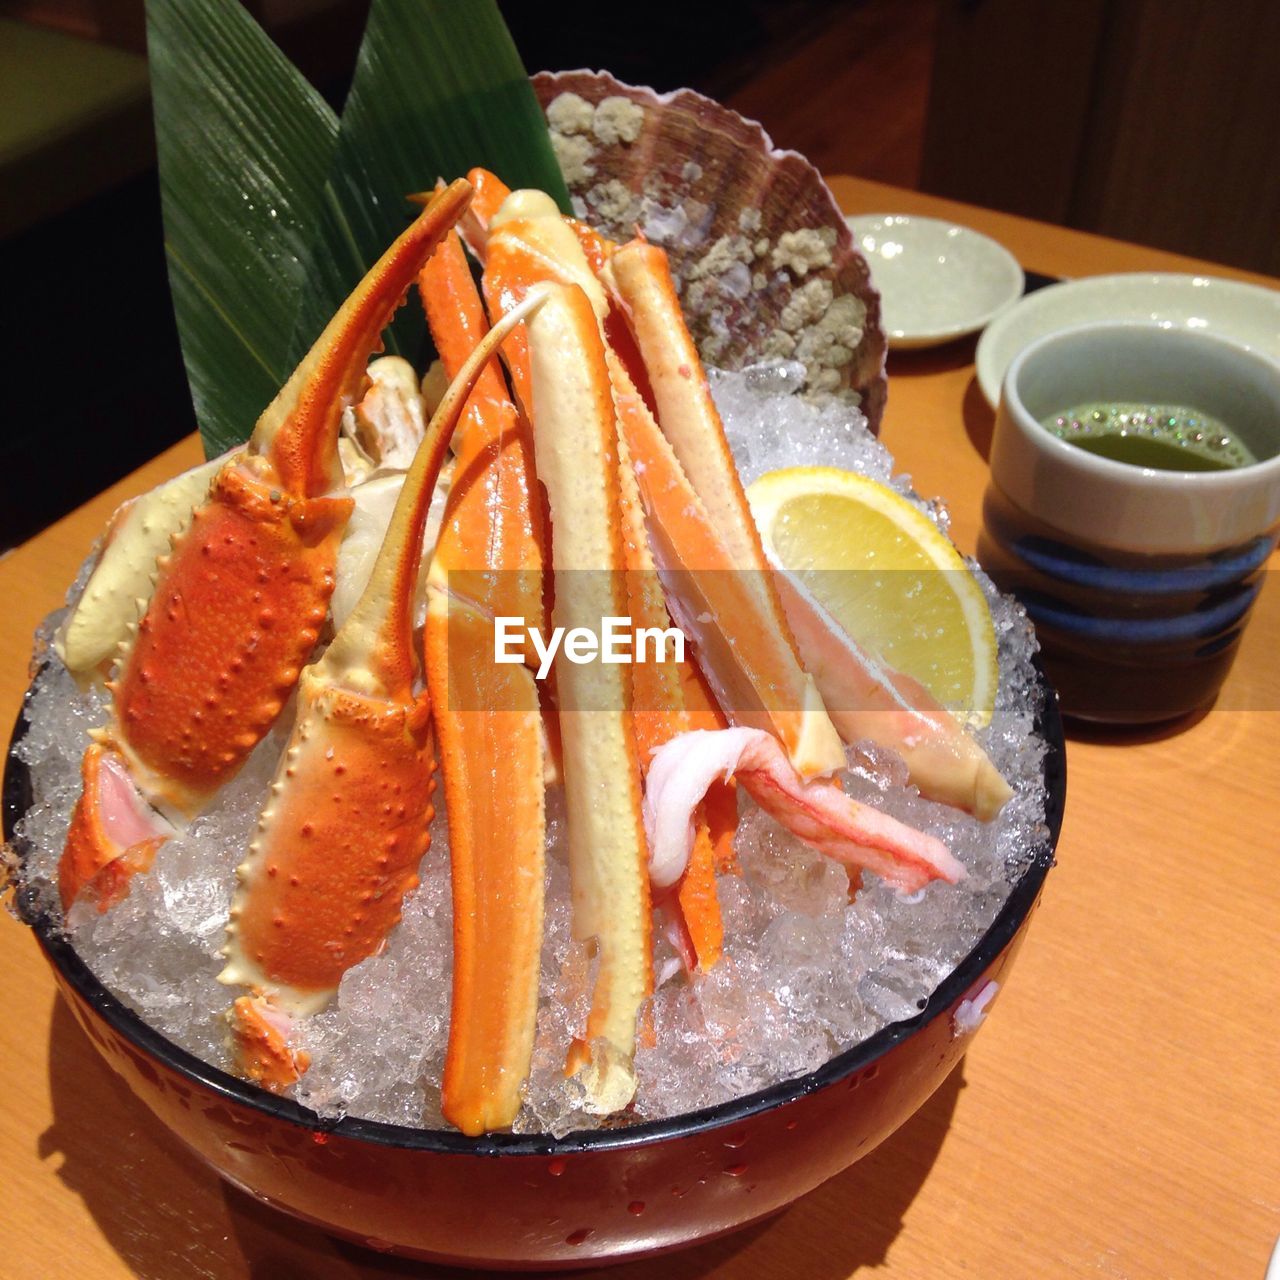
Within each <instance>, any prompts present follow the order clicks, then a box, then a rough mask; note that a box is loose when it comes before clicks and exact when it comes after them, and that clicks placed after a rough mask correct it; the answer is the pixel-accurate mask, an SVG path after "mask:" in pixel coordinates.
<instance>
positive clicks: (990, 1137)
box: [0, 178, 1280, 1280]
mask: <svg viewBox="0 0 1280 1280" xmlns="http://www.w3.org/2000/svg"><path fill="white" fill-rule="evenodd" d="M832 185H833V188H834V189H835V191H836V194H837V196H838V197H839V199H840V200H841V202H842V203H843V205H844V207H845V208H846V209H847V210H849V211H851V212H873V211H886V210H894V211H909V212H919V213H941V214H944V215H946V216H955V217H959V218H961V219H962V220H963V221H965V222H968V223H970V224H971V225H973V226H975V227H978V228H980V229H981V230H983V231H986V232H988V233H989V234H991V235H994V236H996V237H997V238H998V239H1000V240H1001V241H1003V242H1004V243H1005V244H1006V245H1007V246H1008V247H1009V248H1010V249H1011V250H1012V251H1013V252H1014V253H1015V254H1016V255H1017V256H1018V257H1019V259H1020V260H1021V261H1022V262H1023V263H1024V264H1025V265H1026V266H1027V267H1029V268H1031V269H1034V270H1038V271H1042V272H1049V273H1053V274H1055V275H1087V274H1092V273H1099V272H1106V271H1116V270H1136V269H1171V270H1201V269H1205V268H1204V264H1200V263H1192V262H1189V261H1188V260H1186V259H1181V258H1176V257H1173V256H1172V255H1169V254H1165V253H1157V252H1155V251H1151V250H1146V249H1140V248H1137V247H1134V246H1132V245H1123V244H1117V243H1115V242H1112V241H1107V240H1102V239H1099V238H1097V237H1094V236H1087V235H1081V234H1077V233H1074V232H1068V231H1062V230H1059V229H1057V228H1052V227H1047V226H1041V225H1037V224H1035V223H1031V222H1027V221H1025V220H1022V219H1019V218H1013V217H1008V216H1003V215H1000V214H995V213H989V212H986V211H983V210H979V209H973V208H967V207H963V206H956V205H951V204H947V203H945V202H943V201H939V200H933V199H929V198H926V197H924V196H919V195H914V194H910V193H908V192H905V191H898V190H895V189H893V188H887V187H880V186H877V185H875V184H871V183H867V182H860V181H855V180H853V179H849V178H837V179H835V180H834V181H833V184H832ZM1214 270H1217V269H1214ZM1218 273H1219V274H1227V275H1234V276H1238V277H1240V278H1248V277H1247V276H1245V275H1244V274H1243V273H1240V272H1218ZM890 375H891V378H890V399H889V412H888V417H887V419H886V426H885V433H884V434H885V439H886V440H887V441H888V443H889V445H890V447H891V448H892V449H893V450H894V451H895V453H896V454H897V457H898V460H899V463H900V464H901V466H902V468H903V469H904V470H907V471H909V472H911V474H912V475H913V476H914V477H915V481H916V485H917V487H918V488H919V489H920V490H921V491H922V492H924V493H938V494H942V495H944V496H945V497H946V498H947V499H948V500H949V502H950V505H951V510H952V513H953V516H954V529H955V534H956V538H957V540H958V542H959V544H960V545H961V547H962V548H964V549H966V550H971V549H972V547H973V544H974V537H975V533H976V527H977V520H978V510H979V495H980V493H981V491H982V486H983V484H984V482H985V477H986V466H985V463H984V460H983V453H984V451H985V448H986V442H987V439H988V437H989V433H990V429H991V414H990V411H989V410H988V409H987V408H986V405H985V402H984V401H983V399H982V397H981V395H980V393H979V392H978V389H977V385H976V383H975V381H974V376H973V343H972V342H964V343H959V344H955V345H952V346H950V347H948V348H944V349H941V350H939V351H936V352H932V353H930V352H922V353H918V354H914V355H904V356H902V357H895V358H894V359H892V360H891V362H890ZM198 456H199V453H198V447H197V445H196V442H195V441H194V440H185V441H183V442H182V443H181V444H179V445H176V446H175V447H174V448H172V449H170V450H169V451H168V452H166V453H165V454H163V455H161V456H160V457H159V458H157V459H155V460H154V461H153V462H152V463H150V464H148V465H147V466H145V467H143V468H142V469H141V470H139V471H138V472H136V473H135V474H134V475H132V476H130V477H129V478H128V479H127V480H125V481H123V482H121V483H120V484H118V485H115V486H114V487H112V488H111V489H109V490H108V491H107V492H106V493H104V494H102V495H101V496H100V497H98V498H97V499H95V500H94V501H92V502H90V503H88V504H87V505H86V506H85V507H83V508H81V509H80V510H79V511H76V512H74V513H73V514H72V515H70V516H68V517H67V518H66V519H64V520H62V521H61V522H60V523H58V524H57V525H55V526H53V527H52V528H51V529H48V530H46V531H45V532H44V533H42V534H41V535H40V536H39V537H37V538H35V539H33V540H32V541H31V542H29V543H27V544H26V545H25V546H23V547H20V548H19V549H18V550H16V551H15V552H13V553H12V554H11V555H10V556H8V557H7V558H6V559H5V560H4V561H3V563H0V600H3V601H4V608H3V611H2V612H0V653H3V655H4V664H3V668H2V669H0V699H2V701H0V723H3V724H9V723H12V720H13V717H14V715H15V713H16V711H17V709H18V706H19V702H20V698H21V694H22V690H23V687H24V685H25V683H26V655H27V652H28V646H29V640H30V635H31V631H32V629H33V627H34V626H35V625H36V623H37V621H38V620H39V618H40V617H41V616H42V615H43V614H45V613H46V612H47V611H48V610H50V609H52V608H54V607H55V606H56V605H57V604H58V603H59V602H60V600H61V597H62V593H63V591H64V590H65V588H66V585H67V583H68V582H69V581H70V580H71V578H72V575H73V574H74V572H75V569H76V566H77V565H78V564H79V562H80V560H81V558H82V557H83V556H84V554H85V552H86V551H87V549H88V547H89V544H90V542H91V540H92V539H93V537H94V536H95V534H96V533H97V532H98V530H99V528H100V527H101V526H102V523H103V521H104V520H105V519H106V517H107V515H108V513H109V512H110V511H111V509H112V508H113V507H114V506H115V504H116V503H117V502H119V501H120V500H121V499H123V498H125V497H127V496H128V495H130V494H134V493H138V492H140V491H141V490H143V489H145V488H147V487H149V486H151V485H152V484H154V483H156V482H157V481H158V480H160V479H162V478H164V477H166V476H168V475H171V474H172V473H174V472H175V471H177V470H178V469H179V468H181V467H184V466H187V465H189V464H190V463H192V462H194V461H195V460H196V459H197V457H198ZM1272 567H1273V568H1274V567H1275V562H1274V561H1273V566H1272ZM1278 648H1280V588H1277V587H1276V586H1274V585H1271V586H1268V587H1267V589H1266V590H1265V591H1264V592H1263V595H1262V599H1261V603H1260V606H1259V613H1258V615H1257V616H1256V617H1255V619H1254V621H1253V623H1252V625H1251V628H1250V630H1249V632H1248V635H1247V639H1246V642H1245V644H1244V648H1243V652H1242V653H1241V655H1240V658H1239V660H1238V662H1237V664H1236V667H1235V670H1234V672H1233V673H1232V676H1231V678H1230V682H1229V684H1228V686H1227V688H1226V689H1225V690H1224V693H1223V696H1222V698H1221V699H1220V702H1219V706H1218V707H1217V708H1216V709H1215V710H1213V711H1212V712H1210V713H1209V714H1208V715H1206V716H1205V717H1204V718H1203V719H1201V720H1200V721H1199V722H1198V723H1195V724H1193V725H1191V726H1190V727H1184V728H1183V729H1182V730H1181V731H1179V732H1173V733H1138V734H1130V735H1128V736H1125V737H1122V738H1117V737H1110V738H1107V737H1101V736H1097V735H1081V736H1076V737H1073V739H1072V741H1071V745H1070V751H1069V767H1070V797H1069V802H1068V806H1067V819H1066V827H1065V830H1064V834H1063V838H1062V843H1061V847H1060V849H1059V858H1060V865H1059V867H1058V868H1057V869H1056V870H1055V871H1054V872H1053V873H1052V875H1051V876H1050V878H1049V882H1048V887H1047V890H1046V895H1045V899H1044V904H1043V907H1042V909H1041V911H1040V913H1039V915H1038V918H1037V920H1036V923H1035V925H1034V927H1033V928H1032V930H1031V934H1030V938H1029V941H1028V943H1027V945H1026V947H1025V948H1024V950H1023V954H1022V958H1021V960H1020V962H1019V965H1018V969H1017V972H1016V975H1015V977H1014V979H1013V981H1012V983H1011V984H1010V986H1009V988H1008V990H1007V991H1006V992H1005V993H1004V994H1003V995H1002V997H1001V1001H1000V1008H999V1012H998V1013H997V1015H996V1016H995V1017H994V1018H992V1020H991V1024H990V1026H989V1027H987V1028H986V1029H985V1030H984V1031H983V1033H982V1035H981V1036H979V1037H978V1039H977V1042H976V1044H975V1045H974V1048H973V1050H972V1051H971V1052H970V1054H969V1056H968V1058H967V1059H966V1061H965V1062H964V1064H963V1065H962V1066H961V1067H960V1068H958V1069H957V1070H956V1071H955V1072H954V1073H953V1074H952V1076H951V1077H950V1079H949V1080H948V1081H947V1083H946V1084H944V1085H943V1087H942V1089H941V1090H940V1091H939V1092H938V1093H937V1094H936V1095H935V1096H934V1098H933V1099H932V1100H931V1101H930V1102H929V1103H928V1104H927V1105H926V1106H925V1107H924V1108H923V1110H921V1111H920V1112H919V1113H918V1114H917V1115H916V1116H915V1117H914V1119H912V1120H911V1121H910V1122H909V1123H908V1124H907V1125H906V1126H905V1127H904V1128H903V1129H902V1130H900V1131H899V1132H898V1133H897V1134H896V1135H895V1136H894V1137H893V1138H892V1139H890V1140H889V1141H888V1142H887V1143H885V1144H884V1146H883V1147H881V1148H880V1149H879V1150H877V1151H876V1152H874V1153H873V1154H872V1155H871V1156H869V1157H868V1158H867V1159H865V1160H864V1161H863V1162H862V1163H861V1164H859V1165H857V1166H855V1167H854V1168H853V1169H851V1170H850V1171H848V1172H847V1173H845V1174H843V1175H842V1176H840V1177H837V1178H835V1179H833V1180H832V1181H831V1182H829V1183H827V1184H826V1185H825V1186H823V1187H821V1188H819V1189H818V1190H817V1191H815V1192H814V1193H813V1194H812V1195H810V1196H808V1197H807V1198H805V1199H804V1200H802V1201H801V1202H800V1203H798V1204H797V1205H795V1206H794V1207H793V1208H791V1209H790V1210H789V1211H787V1212H786V1213H784V1214H782V1215H781V1216H779V1217H777V1218H776V1219H774V1220H773V1221H771V1222H769V1223H767V1224H765V1225H763V1226H759V1227H756V1228H753V1229H750V1230H748V1231H746V1232H743V1233H741V1234H739V1235H737V1236H734V1237H731V1238H729V1239H727V1240H724V1241H720V1242H717V1243H713V1244H709V1245H705V1246H703V1247H701V1248H698V1249H694V1250H691V1251H688V1252H685V1253H682V1254H677V1255H673V1256H671V1257H670V1258H666V1259H662V1260H660V1261H655V1262H649V1263H636V1264H632V1265H631V1266H630V1267H628V1268H625V1269H623V1270H622V1271H617V1272H614V1273H613V1274H615V1275H616V1276H618V1277H620V1278H621V1277H626V1276H634V1277H637V1280H638V1278H639V1277H645V1278H646V1280H647V1278H648V1277H659V1276H661V1277H694V1276H705V1275H718V1276H741V1277H747V1276H751V1277H758V1276H768V1277H796V1278H799V1277H804V1278H805V1280H813V1278H815V1277H816V1278H818V1280H836V1278H838V1277H843V1276H849V1275H852V1274H854V1273H858V1272H860V1271H864V1270H870V1269H872V1268H876V1267H879V1268H880V1270H879V1271H877V1272H876V1274H877V1275H883V1276H885V1277H898V1276H900V1277H911V1278H914V1280H923V1278H924V1277H928V1278H929V1280H944V1278H945V1277H953V1276H954V1277H959V1276H969V1277H975V1276H976V1277H983V1278H989V1280H999V1278H1002V1277H1029V1276H1037V1277H1056V1276H1079V1275H1100V1276H1105V1277H1121V1276H1123V1277H1167V1276H1177V1277H1183V1276H1185V1277H1192V1276H1194V1277H1217V1276H1221V1277H1232V1278H1235V1277H1248V1278H1250V1280H1254V1278H1258V1277H1261V1275H1262V1273H1263V1270H1264V1268H1265V1265H1266V1259H1267V1257H1268V1254H1269V1253H1270V1250H1271V1247H1272V1244H1273V1242H1274V1241H1275V1238H1276V1235H1277V1233H1278V1232H1280V1124H1278V1122H1277V1116H1280V1083H1278V1082H1280V1019H1278V1018H1277V1014H1276V1007H1275V996H1276V991H1277V979H1278V978H1280V963H1278V961H1280V945H1278V942H1277V938H1278V929H1277V920H1280V884H1278V881H1277V875H1278V873H1280V861H1278V860H1277V853H1278V852H1280V838H1278V837H1277V834H1276V833H1277V827H1278V822H1277V816H1276V812H1275V808H1276V804H1277V801H1280V787H1278V786H1277V783H1280V766H1278V765H1277V749H1278V748H1280V670H1278V664H1277V663H1276V660H1275V654H1276V652H1277V649H1278ZM0 971H3V972H4V973H5V974H6V976H7V982H6V998H5V1002H4V1017H3V1020H2V1021H0V1064H2V1065H3V1069H4V1074H5V1078H6V1080H7V1082H8V1084H7V1090H6V1105H5V1106H4V1107H3V1108H2V1109H0V1178H2V1179H3V1198H2V1202H3V1206H4V1207H3V1209H2V1210H0V1222H3V1223H4V1224H5V1225H6V1227H7V1229H6V1230H5V1232H4V1241H3V1245H2V1246H0V1275H3V1276H14V1277H35V1276H40V1277H49V1278H54V1277H76V1278H77V1280H82V1278H88V1280H98V1278H105V1277H109V1276H111V1277H114V1276H125V1275H129V1274H137V1275H141V1276H146V1277H164V1278H166V1280H167V1278H168V1277H186V1276H210V1277H216V1278H218V1280H222V1278H224V1277H227V1278H230V1277H247V1276H260V1277H271V1280H286V1278H289V1277H304V1276H305V1277H321V1278H322V1280H328V1278H330V1277H357V1276H393V1275H394V1276H400V1275H403V1276H430V1275H437V1274H442V1273H439V1272H436V1271H434V1270H433V1269H431V1268H423V1267H417V1266H415V1265H413V1264H408V1263H400V1262H398V1261H396V1260H394V1259H389V1258H385V1257H382V1256H379V1255H375V1254H371V1253H367V1252H365V1251H363V1250H361V1249H357V1248H355V1247H353V1246H348V1245H345V1244H341V1243H337V1242H335V1241H333V1240H331V1239H329V1238H327V1237H326V1236H323V1235H321V1234H319V1233H318V1232H316V1231H314V1230H311V1229H309V1228H307V1227H303V1226H300V1225H298V1224H296V1223H294V1222H292V1221H290V1220H289V1219H287V1218H285V1217H283V1216H280V1215H278V1214H276V1213H275V1212H273V1211H271V1210H269V1209H266V1208H263V1207H261V1206H259V1205H258V1204H257V1203H255V1202H254V1201H252V1200H251V1199H250V1198H249V1197H248V1196H246V1195H243V1194H242V1193H240V1192H238V1191H235V1190H233V1189H231V1188H230V1187H229V1186H227V1185H225V1184H223V1183H221V1182H220V1181H219V1180H218V1178H217V1177H216V1176H215V1175H214V1174H212V1173H210V1172H208V1171H207V1170H206V1169H204V1168H202V1167H200V1166H198V1165H197V1164H195V1163H194V1162H193V1161H192V1160H191V1159H190V1158H189V1157H188V1156H187V1155H186V1154H185V1153H184V1151H183V1150H182V1149H181V1148H179V1146H178V1145H177V1143H176V1142H175V1141H173V1140H172V1139H170V1138H169V1136H168V1134H167V1133H166V1132H165V1131H164V1130H162V1129H161V1128H160V1126H159V1125H158V1124H157V1123H156V1122H154V1121H153V1120H152V1118H151V1116H150V1114H149V1113H148V1112H147V1111H145V1110H144V1109H143V1107H142V1106H141V1105H140V1104H138V1103H136V1102H135V1101H134V1100H133V1098H132V1097H131V1096H130V1095H129V1094H128V1093H127V1092H126V1091H125V1090H124V1088H123V1086H122V1085H120V1084H119V1083H118V1082H117V1080H116V1078H115V1076H114V1075H113V1074H112V1072H111V1070H110V1069H109V1068H108V1067H107V1066H105V1065H104V1064H103V1063H102V1062H101V1061H100V1060H99V1058H98V1056H97V1053H96V1051H95V1050H94V1049H93V1048H92V1047H91V1046H90V1045H89V1043H88V1041H87V1040H86V1039H85V1038H84V1037H83V1035H82V1034H81V1033H80V1031H79V1030H78V1028H77V1027H76V1026H75V1024H74V1023H73V1021H72V1018H71V1015H70V1013H69V1012H68V1011H67V1010H66V1009H65V1008H64V1007H63V1006H62V1005H61V1004H60V1003H59V1001H58V1000H57V999H56V998H55V996H54V989H53V983H52V981H51V980H50V978H49V975H48V973H47V972H46V971H45V968H44V964H43V961H42V960H41V959H40V957H39V955H38V953H37V951H36V946H35V943H34V942H33V940H32V939H31V938H30V937H29V936H28V935H27V933H26V931H25V930H23V929H22V928H20V927H19V926H18V925H16V924H12V923H9V922H3V923H0Z"/></svg>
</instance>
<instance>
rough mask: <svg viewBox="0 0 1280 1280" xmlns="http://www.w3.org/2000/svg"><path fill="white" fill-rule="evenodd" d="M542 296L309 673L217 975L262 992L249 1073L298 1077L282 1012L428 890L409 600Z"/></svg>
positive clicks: (326, 984)
mask: <svg viewBox="0 0 1280 1280" xmlns="http://www.w3.org/2000/svg"><path fill="white" fill-rule="evenodd" d="M539 305H541V298H540V297H538V296H536V295H535V296H530V297H529V298H528V299H526V301H525V302H524V303H523V304H522V305H521V306H520V307H519V308H517V309H515V310H513V311H512V313H511V314H510V315H509V316H508V317H506V318H505V320H504V321H503V322H502V323H501V324H500V325H497V326H495V327H494V329H493V331H492V332H491V333H490V334H489V335H488V336H487V337H486V338H485V340H484V341H483V342H482V343H480V345H479V346H478V347H477V348H476V349H475V351H474V352H473V353H472V355H471V356H470V357H469V358H468V360H467V361H466V362H465V364H464V365H463V367H462V368H461V370H460V371H459V373H458V376H457V378H455V379H454V382H453V384H452V386H451V387H450V389H449V391H448V392H447V393H446V395H445V397H444V399H443V400H442V401H441V404H440V407H439V408H438V409H437V410H436V413H435V415H434V416H433V418H432V420H431V424H430V425H429V427H428V428H427V432H426V435H425V437H424V438H423V442H422V445H421V446H420V447H419V450H418V453H417V456H416V457H415V459H414V462H413V466H412V467H411V468H410V470H409V474H408V475H407V476H406V477H405V482H404V487H403V489H402V490H401V495H400V499H399V501H398V502H397V503H396V510H395V514H394V515H393V516H392V519H391V525H390V527H389V529H388V531H387V536H386V539H385V540H384V542H383V544H382V549H381V551H380V552H379V553H378V559H377V562H376V564H375V565H374V570H373V574H372V576H371V578H370V580H369V585H368V587H367V588H366V589H365V592H364V595H363V596H361V598H360V601H359V603H358V604H357V605H356V607H355V609H354V610H353V611H352V614H351V616H350V618H348V620H347V622H346V624H345V625H344V626H343V627H342V628H341V630H339V631H338V633H337V635H335V636H334V639H333V643H332V644H331V645H330V646H329V648H328V649H327V650H326V651H325V653H324V655H323V657H321V658H319V659H318V660H317V661H316V662H315V663H313V664H312V665H311V666H309V667H307V668H306V670H305V671H304V672H303V674H302V677H301V680H300V681H299V697H298V717H297V720H296V722H295V724H294V728H293V733H292V734H291V736H290V739H289V743H288V746H287V747H286V749H285V752H284V755H283V756H282V757H281V761H280V766H279V769H278V770H277V773H276V778H275V781H274V783H273V784H272V787H271V797H270V799H269V800H268V802H267V805H266V808H265V809H264V810H263V813H262V817H261V819H260V820H259V824H258V836H257V838H256V839H255V841H254V842H253V845H252V846H251V848H250V850H249V855H248V857H247V858H246V859H245V861H244V862H243V863H242V864H241V866H240V868H239V870H238V873H237V874H238V875H239V878H240V886H239V889H238V890H237V893H236V897H235V901H234V902H233V904H232V908H231V920H230V923H229V925H228V928H227V945H226V948H225V950H224V955H225V956H226V959H227V964H226V967H225V968H224V969H223V971H222V973H221V974H220V975H219V979H220V981H222V982H225V983H227V984H228V985H234V986H244V987H248V988H249V989H250V990H251V992H252V995H250V996H242V997H241V998H240V999H238V1000H237V1001H236V1003H235V1006H234V1009H233V1013H232V1028H233V1033H234V1036H235V1040H236V1044H237V1049H238V1053H239V1058H240V1062H241V1064H242V1066H243V1067H244V1069H245V1070H246V1071H249V1072H251V1073H253V1074H254V1076H255V1078H257V1079H260V1080H261V1082H262V1083H263V1084H266V1085H267V1086H268V1087H271V1088H277V1089H278V1088H283V1087H286V1086H287V1085H289V1084H291V1083H293V1081H294V1080H296V1079H297V1078H298V1075H299V1074H300V1073H301V1071H302V1070H304V1069H305V1065H306V1064H305V1062H304V1061H302V1060H301V1059H300V1058H299V1057H298V1056H297V1055H295V1054H293V1053H292V1051H291V1050H289V1047H288V1044H287V1038H282V1034H283V1026H282V1019H281V1015H285V1017H296V1016H299V1015H306V1014H310V1013H314V1012H315V1011H317V1010H318V1009H320V1008H323V1007H324V1005H325V1004H326V1003H328V1001H329V1000H330V999H331V998H332V996H333V994H334V991H335V990H336V988H337V986H338V983H339V981H340V980H341V977H342V975H343V974H344V973H345V972H346V971H347V969H349V968H350V967H351V966H352V965H354V964H358V963H359V962H360V961H361V960H364V959H366V958H367V957H368V956H370V955H373V954H374V953H375V952H376V951H378V950H379V949H380V948H381V947H382V945H383V943H384V942H385V940H386V937H387V934H388V933H390V931H391V930H392V929H393V928H394V927H395V925H396V924H397V923H398V921H399V919H400V910H401V904H402V902H403V900H404V896H405V894H406V893H408V892H409V890H410V889H412V888H413V887H414V885H416V883H417V866H418V863H419V861H420V860H421V858H422V855H423V853H424V851H425V850H426V847H427V841H428V839H429V833H428V826H429V824H430V821H431V817H432V806H431V795H432V792H433V790H434V788H435V783H434V779H433V777H432V774H433V770H434V762H433V760H432V746H431V736H430V723H429V701H428V695H427V693H426V692H425V691H422V692H415V691H414V685H415V676H416V668H417V663H416V660H415V657H414V653H413V619H412V597H413V588H414V583H415V582H416V579H417V572H418V560H419V557H420V556H421V552H422V534H423V529H424V527H425V525H426V518H427V508H428V505H429V503H430V500H431V493H432V490H433V489H434V488H435V482H436V479H437V477H438V475H439V472H440V464H441V462H442V461H443V459H444V456H445V450H446V448H447V446H448V442H449V437H450V435H451V434H452V432H453V429H454V427H455V426H456V424H457V422H458V420H459V419H460V418H461V416H462V410H463V407H464V404H465V402H466V398H467V395H468V393H469V392H470V389H471V386H472V384H473V383H474V381H475V379H476V377H477V376H478V375H479V373H480V371H481V370H482V368H483V367H484V364H485V362H486V361H487V360H488V359H489V358H490V356H491V355H492V353H493V351H494V349H495V348H496V347H497V345H498V343H500V342H501V340H502V338H503V337H504V336H505V334H506V333H507V331H509V330H510V329H511V328H513V327H514V326H515V325H516V324H517V323H519V322H520V321H521V320H523V319H524V318H525V317H526V316H527V315H529V314H531V313H532V312H534V311H536V310H537V308H538V306H539ZM285 1025H287V1024H285Z"/></svg>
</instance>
